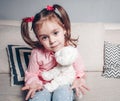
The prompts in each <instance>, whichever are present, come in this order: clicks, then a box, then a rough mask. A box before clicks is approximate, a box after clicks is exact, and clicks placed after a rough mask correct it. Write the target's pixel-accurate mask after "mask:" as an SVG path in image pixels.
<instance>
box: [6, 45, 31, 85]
mask: <svg viewBox="0 0 120 101" xmlns="http://www.w3.org/2000/svg"><path fill="white" fill-rule="evenodd" d="M7 52H8V59H9V66H10V70H11V85H12V86H13V85H22V84H24V72H25V70H26V69H27V66H28V62H29V56H30V54H31V48H30V47H26V46H22V45H8V47H7Z"/></svg>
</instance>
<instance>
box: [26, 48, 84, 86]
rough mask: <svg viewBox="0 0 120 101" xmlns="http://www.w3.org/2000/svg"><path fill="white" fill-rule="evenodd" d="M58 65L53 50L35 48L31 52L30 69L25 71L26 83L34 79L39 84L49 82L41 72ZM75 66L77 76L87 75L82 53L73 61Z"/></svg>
mask: <svg viewBox="0 0 120 101" xmlns="http://www.w3.org/2000/svg"><path fill="white" fill-rule="evenodd" d="M56 65H57V62H56V60H55V57H54V53H53V52H50V51H47V50H42V49H33V50H32V52H31V56H30V61H29V65H28V69H27V70H26V72H25V84H26V85H27V84H30V83H31V82H33V81H34V82H36V83H38V84H45V83H47V81H45V80H43V78H42V76H41V72H43V71H46V70H50V69H52V68H54V67H55V66H56ZM73 67H74V69H75V71H76V77H82V76H84V75H85V73H84V69H85V67H84V64H83V62H82V60H81V57H80V55H79V57H78V58H77V59H76V61H75V62H74V63H73ZM66 75H67V74H66Z"/></svg>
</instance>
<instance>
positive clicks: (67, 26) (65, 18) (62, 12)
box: [53, 4, 71, 37]
mask: <svg viewBox="0 0 120 101" xmlns="http://www.w3.org/2000/svg"><path fill="white" fill-rule="evenodd" d="M53 7H54V8H55V9H56V8H57V10H58V11H59V12H60V16H61V19H62V22H63V24H64V27H65V29H66V30H67V33H70V32H71V26H70V25H71V24H70V19H69V16H68V14H67V12H66V11H65V10H64V8H63V7H61V6H60V5H57V4H55V5H53ZM69 37H70V34H69Z"/></svg>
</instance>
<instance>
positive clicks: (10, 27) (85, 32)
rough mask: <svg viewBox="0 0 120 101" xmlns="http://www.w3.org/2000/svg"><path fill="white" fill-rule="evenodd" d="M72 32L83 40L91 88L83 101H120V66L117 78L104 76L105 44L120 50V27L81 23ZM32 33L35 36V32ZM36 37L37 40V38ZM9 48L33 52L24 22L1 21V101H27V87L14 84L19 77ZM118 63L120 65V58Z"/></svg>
mask: <svg viewBox="0 0 120 101" xmlns="http://www.w3.org/2000/svg"><path fill="white" fill-rule="evenodd" d="M29 26H31V24H29ZM71 28H72V37H75V38H77V37H79V42H78V50H79V52H80V54H81V56H82V59H83V62H84V64H85V67H86V69H85V72H86V75H87V79H86V84H87V86H88V87H89V88H90V91H86V94H85V95H84V96H83V98H82V99H81V101H120V98H119V96H120V74H119V73H120V72H118V71H119V70H120V65H118V66H117V69H118V70H117V74H109V75H106V74H104V73H106V72H105V70H106V69H105V65H106V59H107V58H106V57H105V56H106V53H105V51H106V50H105V42H108V43H111V44H113V45H116V44H117V47H118V48H119V47H120V45H119V44H120V24H119V23H102V22H96V23H86V22H85V23H82V22H80V23H72V24H71ZM30 33H31V35H33V34H32V31H31V30H30ZM32 37H33V38H35V37H34V35H33V36H32ZM8 45H11V46H25V47H28V48H29V49H28V50H29V52H30V47H29V46H28V45H27V44H26V43H25V42H24V41H23V40H22V37H21V34H20V21H10V20H0V57H1V58H0V101H25V94H26V92H25V91H21V87H22V86H23V84H21V83H20V84H13V82H14V79H13V78H14V76H15V75H13V72H14V70H13V69H12V67H11V65H12V63H11V62H10V52H9V51H8V50H9V48H11V47H8ZM12 49H13V47H12ZM16 50H17V49H16ZM27 52H28V51H27ZM113 53H114V52H113ZM13 55H14V53H13ZM16 56H17V55H16ZM118 56H120V50H119V52H118ZM108 58H109V56H108ZM114 58H116V56H115V57H114ZM114 58H113V59H114ZM22 60H23V59H22ZM15 61H16V58H15ZM108 62H109V61H108ZM117 62H120V58H119V57H118V61H117ZM23 67H24V66H23ZM115 73H116V72H115ZM103 74H104V75H103ZM16 75H17V76H19V74H16ZM111 75H112V76H111ZM116 75H117V76H116ZM23 79H24V77H23V78H22V80H23ZM22 83H23V82H22Z"/></svg>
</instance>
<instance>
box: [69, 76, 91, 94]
mask: <svg viewBox="0 0 120 101" xmlns="http://www.w3.org/2000/svg"><path fill="white" fill-rule="evenodd" d="M71 88H72V89H75V91H76V95H77V96H79V94H80V92H81V93H82V94H83V95H85V90H87V91H89V88H88V87H87V86H86V84H85V80H84V79H83V78H77V79H75V80H74V82H73V84H72V86H71Z"/></svg>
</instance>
